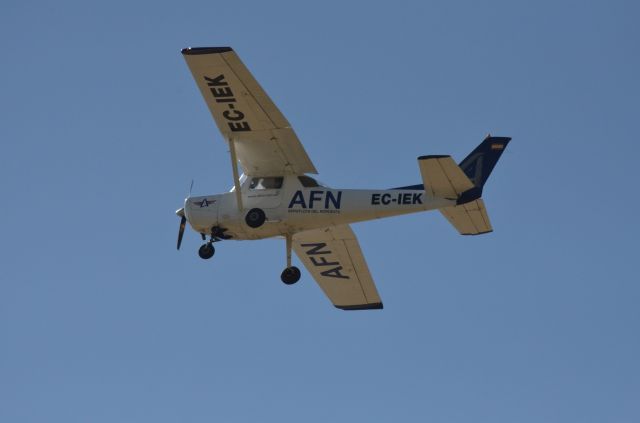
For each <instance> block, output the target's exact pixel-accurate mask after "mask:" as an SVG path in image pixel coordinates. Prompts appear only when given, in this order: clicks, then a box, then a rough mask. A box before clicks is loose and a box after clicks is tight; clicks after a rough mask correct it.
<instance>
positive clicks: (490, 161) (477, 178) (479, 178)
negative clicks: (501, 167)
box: [458, 135, 511, 193]
mask: <svg viewBox="0 0 640 423" xmlns="http://www.w3.org/2000/svg"><path fill="white" fill-rule="evenodd" d="M509 141H511V138H509V137H492V136H491V135H488V136H487V138H485V139H484V141H482V142H481V143H480V145H479V146H477V147H476V148H475V150H473V151H472V152H471V154H469V155H468V156H467V157H466V158H465V159H464V160H463V161H461V162H460V163H459V164H458V166H459V167H460V169H462V171H463V172H464V173H465V174H466V175H467V177H468V178H469V179H470V180H471V182H473V185H474V186H475V187H476V188H479V189H480V192H481V193H482V187H484V184H485V183H486V182H487V179H489V175H491V172H492V171H493V168H494V167H495V166H496V163H498V160H499V159H500V156H502V153H503V152H504V149H505V148H506V147H507V144H509Z"/></svg>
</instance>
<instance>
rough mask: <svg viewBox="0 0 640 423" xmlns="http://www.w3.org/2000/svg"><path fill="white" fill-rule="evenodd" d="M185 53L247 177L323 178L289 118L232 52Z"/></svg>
mask: <svg viewBox="0 0 640 423" xmlns="http://www.w3.org/2000/svg"><path fill="white" fill-rule="evenodd" d="M182 54H183V56H184V58H185V60H186V61H187V65H188V66H189V69H191V73H192V74H193V78H194V79H195V81H196V83H197V84H198V88H200V92H201V93H202V95H203V97H204V100H205V102H206V103H207V106H209V110H210V111H211V115H212V116H213V119H214V120H215V122H216V125H218V129H220V132H222V135H223V136H224V137H225V139H226V140H227V141H228V142H229V141H232V142H233V144H234V146H235V152H236V156H237V158H238V161H239V162H240V165H241V166H242V169H243V170H244V173H245V174H247V175H250V176H279V175H286V174H294V175H300V174H303V173H318V172H317V171H316V168H315V166H314V165H313V163H312V162H311V160H310V159H309V156H308V155H307V153H306V151H305V150H304V147H303V146H302V144H301V143H300V140H298V137H297V136H296V134H295V132H294V131H293V129H292V128H291V125H290V124H289V122H288V121H287V119H286V118H285V117H284V116H283V115H282V113H281V112H280V110H278V108H277V107H276V105H275V104H274V103H273V101H271V99H270V98H269V96H268V95H267V93H265V92H264V90H263V89H262V87H260V84H258V82H257V81H256V80H255V78H254V77H253V76H252V75H251V73H250V72H249V70H248V69H247V68H246V66H245V65H244V64H243V63H242V62H241V61H240V58H239V57H238V55H237V54H236V53H235V52H234V51H233V49H231V48H230V47H198V48H185V49H183V50H182Z"/></svg>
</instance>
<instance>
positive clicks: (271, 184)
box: [249, 176, 284, 190]
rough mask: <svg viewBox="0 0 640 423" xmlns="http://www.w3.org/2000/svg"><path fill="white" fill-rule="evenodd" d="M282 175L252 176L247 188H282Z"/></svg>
mask: <svg viewBox="0 0 640 423" xmlns="http://www.w3.org/2000/svg"><path fill="white" fill-rule="evenodd" d="M283 179H284V178H283V177H281V176H279V177H267V178H253V179H251V182H250V183H249V189H254V190H260V189H280V188H282V181H283Z"/></svg>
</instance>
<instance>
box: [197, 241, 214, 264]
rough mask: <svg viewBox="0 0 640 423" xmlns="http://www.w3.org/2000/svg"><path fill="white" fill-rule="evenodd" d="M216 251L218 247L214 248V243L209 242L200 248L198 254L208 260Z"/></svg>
mask: <svg viewBox="0 0 640 423" xmlns="http://www.w3.org/2000/svg"><path fill="white" fill-rule="evenodd" d="M215 253H216V249H215V248H213V244H212V243H210V242H207V243H206V244H202V246H201V247H200V249H199V250H198V255H199V256H200V258H201V259H205V260H208V259H210V258H211V257H213V255H214V254H215Z"/></svg>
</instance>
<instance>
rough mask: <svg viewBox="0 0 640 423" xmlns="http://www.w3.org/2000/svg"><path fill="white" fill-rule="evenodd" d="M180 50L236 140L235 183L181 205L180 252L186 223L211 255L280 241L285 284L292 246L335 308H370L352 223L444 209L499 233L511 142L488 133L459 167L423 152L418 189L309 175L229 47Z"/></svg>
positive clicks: (376, 305) (470, 225)
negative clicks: (490, 194) (494, 187)
mask: <svg viewBox="0 0 640 423" xmlns="http://www.w3.org/2000/svg"><path fill="white" fill-rule="evenodd" d="M182 54H183V56H184V58H185V59H186V61H187V65H188V66H189V68H190V69H191V72H192V74H193V77H194V79H195V81H196V83H197V85H198V88H200V91H201V93H202V95H203V96H204V100H205V102H206V103H207V106H208V107H209V110H210V111H211V114H212V116H213V119H214V120H215V122H216V124H217V126H218V128H219V129H220V131H221V132H222V135H223V136H224V138H225V139H226V141H227V143H228V145H229V151H230V155H231V167H232V170H233V183H234V187H233V188H232V189H231V191H230V192H227V193H224V194H217V195H206V196H198V197H191V196H189V197H188V198H186V199H185V201H184V207H182V208H180V209H179V210H178V211H176V214H177V215H178V216H179V217H181V221H180V230H179V233H178V249H180V244H181V243H182V237H183V234H184V230H185V226H186V223H187V222H188V223H189V224H190V225H191V227H192V228H193V229H194V230H195V231H196V232H198V233H199V234H200V235H201V236H202V240H203V241H206V242H205V243H204V244H203V245H202V246H201V247H200V250H199V255H200V257H202V258H203V259H210V258H211V257H212V256H213V254H214V252H215V250H214V246H213V243H214V242H217V241H221V240H228V239H233V240H248V239H262V238H269V237H283V238H284V239H285V240H286V243H285V245H286V263H287V265H286V268H285V269H284V271H283V272H282V275H281V279H282V282H284V283H285V284H294V283H296V282H297V281H298V280H299V279H300V270H299V269H298V268H297V267H295V266H292V264H291V251H292V250H293V251H295V253H296V254H297V256H298V258H299V259H300V261H302V263H303V264H304V265H305V267H306V268H307V270H308V271H309V272H310V273H311V274H312V275H313V277H314V278H315V280H316V281H317V282H318V284H319V285H320V287H321V288H322V290H323V291H324V293H325V294H326V295H327V297H329V299H330V300H331V302H332V303H333V305H334V306H335V307H337V308H340V309H343V310H366V309H381V308H382V301H381V299H380V296H379V295H378V291H377V289H376V286H375V284H374V282H373V279H372V277H371V274H370V273H369V268H368V266H367V263H366V262H365V259H364V256H363V254H362V251H361V249H360V245H359V244H358V240H357V239H356V236H355V234H354V233H353V231H352V230H351V227H350V226H349V224H350V223H354V222H361V221H365V220H371V219H378V218H382V217H389V216H396V215H401V214H406V213H414V212H419V211H426V210H438V211H440V212H441V213H442V214H443V215H444V216H445V217H446V218H447V219H448V220H449V222H450V223H451V224H452V225H453V226H454V227H455V228H456V229H457V230H458V231H459V232H460V233H461V234H463V235H478V234H484V233H487V232H491V231H492V227H491V224H490V222H489V218H488V216H487V212H486V210H485V206H484V202H483V201H482V199H481V196H482V187H483V186H484V184H485V182H486V181H487V178H488V177H489V174H490V173H491V171H492V170H493V167H494V166H495V164H496V162H497V161H498V159H499V158H500V155H501V154H502V153H503V151H504V149H505V147H506V146H507V144H508V143H509V141H510V138H506V137H492V136H488V137H487V138H486V139H485V140H484V141H483V142H482V143H481V144H480V145H479V146H478V147H477V148H476V149H475V150H473V152H471V154H469V156H467V158H465V159H464V160H463V161H462V162H460V164H459V165H458V164H456V163H455V162H454V161H453V159H452V158H451V156H441V155H438V156H422V157H419V158H418V166H419V168H420V172H421V174H422V179H423V184H421V185H412V186H406V187H399V188H394V189H388V190H379V189H378V190H375V189H374V190H360V189H334V188H329V187H326V186H324V185H322V184H320V183H319V182H318V181H316V180H315V179H314V178H312V177H310V176H308V174H316V173H317V171H316V168H315V166H314V165H313V163H311V160H310V159H309V157H308V156H307V153H306V152H305V150H304V148H303V146H302V144H301V143H300V141H299V140H298V137H297V136H296V134H295V132H294V131H293V129H292V128H291V125H290V124H289V122H288V121H287V119H286V118H285V117H284V116H283V115H282V113H281V112H280V110H278V108H277V107H276V106H275V104H274V103H273V102H272V101H271V99H270V98H269V97H268V96H267V94H266V93H265V92H264V90H263V89H262V88H261V87H260V85H259V84H258V82H257V81H256V80H255V79H254V78H253V76H252V75H251V73H250V72H249V70H248V69H247V68H246V67H245V66H244V64H243V63H242V62H241V61H240V58H239V57H238V56H237V55H236V53H235V52H234V51H233V50H232V49H231V48H229V47H200V48H186V49H183V50H182ZM238 164H240V166H241V167H242V170H243V175H242V176H240V175H239V171H238ZM207 237H209V240H208V241H207Z"/></svg>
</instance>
